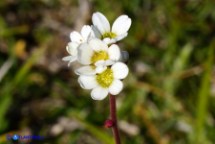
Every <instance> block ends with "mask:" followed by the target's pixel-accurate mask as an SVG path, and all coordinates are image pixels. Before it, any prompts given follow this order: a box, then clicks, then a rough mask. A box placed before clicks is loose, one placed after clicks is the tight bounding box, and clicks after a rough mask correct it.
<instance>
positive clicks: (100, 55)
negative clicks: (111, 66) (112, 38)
mask: <svg viewBox="0 0 215 144" xmlns="http://www.w3.org/2000/svg"><path fill="white" fill-rule="evenodd" d="M107 59H109V56H108V53H107V52H106V51H98V52H95V53H94V54H93V56H92V57H91V63H96V62H97V61H99V60H107Z"/></svg>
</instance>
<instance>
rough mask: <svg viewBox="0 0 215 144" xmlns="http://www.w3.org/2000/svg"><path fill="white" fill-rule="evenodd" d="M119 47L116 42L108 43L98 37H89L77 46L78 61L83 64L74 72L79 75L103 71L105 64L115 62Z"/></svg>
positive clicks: (118, 57) (117, 58)
mask: <svg viewBox="0 0 215 144" xmlns="http://www.w3.org/2000/svg"><path fill="white" fill-rule="evenodd" d="M120 54H121V53H120V49H119V47H118V46H117V45H116V44H112V45H110V47H108V45H107V44H106V43H104V42H103V41H101V40H99V39H91V40H90V41H89V42H87V43H83V44H81V45H80V46H79V47H78V62H79V63H81V64H82V65H85V66H83V67H81V68H79V69H77V70H76V71H75V72H76V74H79V75H83V74H84V75H92V74H96V73H101V72H103V71H104V70H105V69H106V68H107V66H110V65H112V64H114V63H115V62H117V61H118V60H119V59H120V58H121V55H120Z"/></svg>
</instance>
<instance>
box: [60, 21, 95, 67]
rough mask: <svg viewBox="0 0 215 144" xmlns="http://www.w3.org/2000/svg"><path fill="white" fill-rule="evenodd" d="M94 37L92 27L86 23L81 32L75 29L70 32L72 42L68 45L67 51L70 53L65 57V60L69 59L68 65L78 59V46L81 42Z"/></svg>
mask: <svg viewBox="0 0 215 144" xmlns="http://www.w3.org/2000/svg"><path fill="white" fill-rule="evenodd" d="M92 37H93V33H92V29H91V27H90V26H89V25H84V26H83V27H82V29H81V32H80V33H79V32H77V31H73V32H71V33H70V40H71V42H69V43H68V45H67V46H66V50H67V52H68V53H69V54H70V55H69V56H66V57H64V58H63V61H68V62H69V63H68V66H69V65H70V64H71V62H74V61H75V60H77V54H78V51H77V48H78V46H79V45H80V44H82V43H84V42H87V41H88V40H89V39H90V38H92Z"/></svg>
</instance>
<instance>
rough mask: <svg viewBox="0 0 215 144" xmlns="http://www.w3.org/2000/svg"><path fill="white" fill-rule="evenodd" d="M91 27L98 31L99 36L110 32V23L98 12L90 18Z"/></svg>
mask: <svg viewBox="0 0 215 144" xmlns="http://www.w3.org/2000/svg"><path fill="white" fill-rule="evenodd" d="M92 22H93V25H94V26H95V27H96V28H97V29H98V30H99V31H100V33H101V34H104V33H106V32H110V23H109V22H108V20H107V18H106V17H105V16H104V15H103V14H102V13H100V12H96V13H94V14H93V16H92Z"/></svg>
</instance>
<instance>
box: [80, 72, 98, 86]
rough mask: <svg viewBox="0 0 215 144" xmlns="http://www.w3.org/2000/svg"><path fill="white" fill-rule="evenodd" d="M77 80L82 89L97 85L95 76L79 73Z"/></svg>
mask: <svg viewBox="0 0 215 144" xmlns="http://www.w3.org/2000/svg"><path fill="white" fill-rule="evenodd" d="M78 82H79V84H80V86H81V87H82V88H83V89H93V88H95V87H97V86H98V84H97V82H96V79H95V76H85V75H81V76H80V77H79V78H78Z"/></svg>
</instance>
